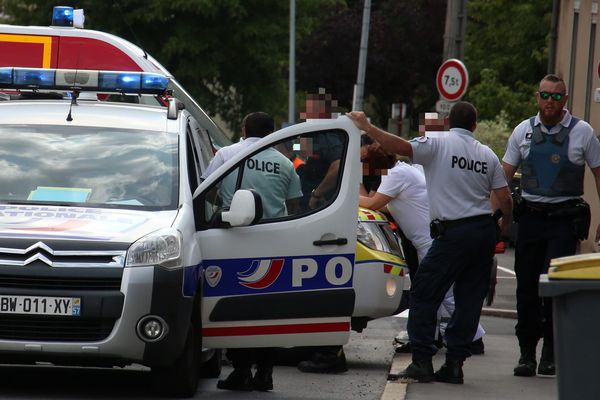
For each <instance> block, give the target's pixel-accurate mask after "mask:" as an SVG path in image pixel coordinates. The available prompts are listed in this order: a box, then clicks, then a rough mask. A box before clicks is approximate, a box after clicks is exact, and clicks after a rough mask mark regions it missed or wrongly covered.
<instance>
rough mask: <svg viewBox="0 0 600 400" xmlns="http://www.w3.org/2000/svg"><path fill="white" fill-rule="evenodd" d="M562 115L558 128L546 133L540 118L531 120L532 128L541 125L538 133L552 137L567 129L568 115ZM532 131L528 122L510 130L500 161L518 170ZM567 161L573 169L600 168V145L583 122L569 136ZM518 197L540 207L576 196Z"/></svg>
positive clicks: (525, 153)
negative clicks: (535, 203)
mask: <svg viewBox="0 0 600 400" xmlns="http://www.w3.org/2000/svg"><path fill="white" fill-rule="evenodd" d="M564 111H565V115H564V116H563V119H562V120H561V121H560V123H559V124H557V125H555V126H554V127H552V129H550V131H548V129H547V128H546V127H545V126H544V124H541V121H540V114H539V113H538V114H537V115H536V116H535V120H534V124H535V125H540V124H541V127H540V129H541V131H542V132H543V133H546V134H548V135H556V134H557V133H558V132H560V130H561V129H562V127H563V126H565V127H568V126H569V124H570V123H571V118H572V116H571V114H570V113H569V111H568V110H564ZM532 133H533V129H532V128H531V124H530V123H529V118H527V119H526V120H524V121H523V122H521V123H520V124H519V125H517V127H516V128H515V129H514V130H513V132H512V134H511V135H510V138H508V144H507V146H506V153H505V154H504V157H503V158H502V161H504V162H505V163H507V164H510V165H512V166H513V167H518V166H519V165H520V164H521V162H523V160H525V159H526V158H527V157H528V156H529V148H530V146H531V137H532ZM567 154H568V157H569V161H571V162H572V163H573V164H575V165H583V164H584V163H587V164H588V166H589V167H590V168H596V167H598V166H600V142H599V141H598V138H597V137H596V132H594V129H593V128H592V127H591V126H590V124H588V123H587V122H585V121H583V120H580V121H579V122H578V123H577V124H576V125H575V126H574V127H573V128H572V129H571V132H570V133H569V148H568V149H567ZM522 196H523V198H524V199H525V200H529V201H535V202H540V203H560V202H562V201H566V200H569V199H573V198H578V196H560V197H548V196H539V195H535V194H531V193H527V192H526V191H524V190H523V191H522Z"/></svg>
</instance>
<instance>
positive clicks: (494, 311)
mask: <svg viewBox="0 0 600 400" xmlns="http://www.w3.org/2000/svg"><path fill="white" fill-rule="evenodd" d="M481 315H485V316H488V317H500V318H510V319H517V311H516V310H504V309H501V308H488V307H483V308H482V309H481Z"/></svg>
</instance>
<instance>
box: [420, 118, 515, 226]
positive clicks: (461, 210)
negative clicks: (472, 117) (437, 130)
mask: <svg viewBox="0 0 600 400" xmlns="http://www.w3.org/2000/svg"><path fill="white" fill-rule="evenodd" d="M410 143H411V145H412V149H413V158H412V161H413V162H414V163H415V164H421V165H422V166H423V170H424V171H425V178H426V182H427V192H428V198H429V213H430V216H431V218H432V219H440V220H455V219H461V218H467V217H473V216H477V215H485V214H491V205H490V193H491V191H492V190H494V189H499V188H502V187H505V186H507V183H506V178H505V177H504V171H503V170H502V167H501V166H500V161H499V160H498V157H496V155H495V154H494V152H493V151H492V150H491V149H490V148H489V147H487V146H485V145H483V144H481V143H480V142H478V141H477V140H475V138H474V137H473V134H472V132H470V131H468V130H466V129H460V128H452V129H450V132H449V133H448V135H443V136H441V137H433V138H431V137H426V136H425V137H419V138H416V139H413V140H411V142H410Z"/></svg>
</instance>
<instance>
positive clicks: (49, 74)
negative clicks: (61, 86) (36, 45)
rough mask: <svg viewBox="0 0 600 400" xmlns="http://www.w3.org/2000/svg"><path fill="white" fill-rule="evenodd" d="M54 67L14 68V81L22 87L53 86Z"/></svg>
mask: <svg viewBox="0 0 600 400" xmlns="http://www.w3.org/2000/svg"><path fill="white" fill-rule="evenodd" d="M55 73H56V72H55V70H53V69H37V68H35V69H34V68H32V69H21V68H15V69H14V70H13V74H14V75H13V83H14V85H15V86H17V87H21V88H52V87H54V75H55Z"/></svg>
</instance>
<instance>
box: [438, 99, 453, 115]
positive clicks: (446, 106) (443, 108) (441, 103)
mask: <svg viewBox="0 0 600 400" xmlns="http://www.w3.org/2000/svg"><path fill="white" fill-rule="evenodd" d="M454 103H455V102H454V101H448V100H438V101H436V103H435V111H437V112H439V113H443V114H449V113H450V109H451V108H452V106H453V105H454Z"/></svg>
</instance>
